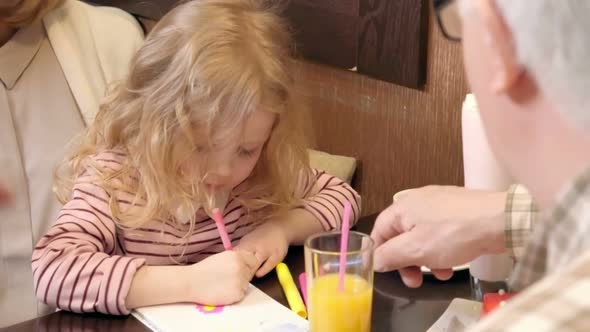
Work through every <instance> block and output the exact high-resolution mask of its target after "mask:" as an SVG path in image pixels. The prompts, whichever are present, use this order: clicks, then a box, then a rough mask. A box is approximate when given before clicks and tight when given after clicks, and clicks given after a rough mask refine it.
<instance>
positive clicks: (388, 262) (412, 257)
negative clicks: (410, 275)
mask: <svg viewBox="0 0 590 332" xmlns="http://www.w3.org/2000/svg"><path fill="white" fill-rule="evenodd" d="M415 230H416V228H414V230H412V231H410V232H406V233H402V234H400V235H398V236H396V237H394V238H391V239H389V240H388V241H386V242H385V243H383V244H382V245H381V246H379V247H377V249H375V261H374V266H375V271H377V272H387V271H393V270H399V269H401V268H404V267H408V266H421V265H423V264H422V261H421V260H422V258H423V257H422V256H423V253H422V251H421V250H420V247H419V246H420V245H421V243H422V241H421V240H420V239H419V238H418V236H417V232H416V231H415Z"/></svg>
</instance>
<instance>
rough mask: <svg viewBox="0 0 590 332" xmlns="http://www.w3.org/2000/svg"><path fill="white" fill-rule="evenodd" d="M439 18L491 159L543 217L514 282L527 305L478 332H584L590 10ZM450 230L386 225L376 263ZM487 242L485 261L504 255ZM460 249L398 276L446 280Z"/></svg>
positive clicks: (501, 1)
mask: <svg viewBox="0 0 590 332" xmlns="http://www.w3.org/2000/svg"><path fill="white" fill-rule="evenodd" d="M435 8H436V12H437V14H438V16H439V22H440V24H441V26H442V28H443V30H444V31H445V33H446V35H447V36H449V37H451V38H452V39H456V40H458V39H461V38H462V39H463V44H464V58H465V66H466V69H467V74H468V78H469V81H470V84H471V88H472V90H473V92H474V93H475V95H476V96H477V98H478V102H479V105H480V111H481V116H482V119H483V122H484V126H485V129H486V132H487V135H488V139H489V142H490V145H491V146H492V149H493V150H494V152H495V153H496V155H497V157H498V159H499V160H501V161H502V162H503V163H504V164H505V166H506V167H507V169H508V170H509V171H510V172H511V174H512V175H513V176H514V177H515V178H516V179H517V180H518V181H521V182H522V183H523V184H524V185H525V186H526V187H527V188H529V189H530V192H531V193H532V195H533V197H534V198H535V200H536V201H537V203H538V204H539V206H540V207H541V209H543V210H546V211H547V214H546V217H545V218H544V219H543V220H540V221H538V222H537V223H536V225H535V229H534V231H533V233H532V234H531V236H530V239H529V241H528V245H527V247H526V249H525V251H524V254H523V257H522V258H521V260H520V261H519V264H518V265H517V267H516V269H515V271H514V274H513V276H512V278H511V280H510V284H511V286H512V288H513V289H514V290H516V291H520V294H519V295H518V296H517V297H516V298H515V299H514V300H513V301H511V302H510V303H509V304H508V305H506V306H504V307H502V308H501V309H499V310H498V311H496V312H495V313H494V314H493V315H491V316H489V318H487V319H485V320H484V321H482V322H481V323H480V324H479V325H478V326H476V327H475V330H476V331H507V330H509V331H582V330H587V329H588V322H587V317H588V315H589V314H590V302H589V301H588V294H590V154H589V153H588V151H589V149H590V131H589V130H590V110H588V106H590V94H589V93H588V91H590V86H589V85H590V65H589V64H588V60H587V55H588V53H589V52H590V39H589V38H588V36H587V33H588V31H589V28H590V23H589V22H590V2H589V1H586V0H563V1H555V0H530V1H524V0H521V1H514V0H462V1H461V0H456V1H452V0H442V1H440V0H439V1H435ZM459 9H460V10H459ZM459 12H460V15H459ZM394 219H395V218H394ZM444 225H445V224H444V223H438V224H435V225H427V227H425V226H424V225H423V224H415V225H404V224H399V223H396V222H393V221H392V219H390V218H381V219H380V224H379V225H378V227H377V228H376V230H375V233H374V234H373V235H374V237H375V239H376V241H377V243H378V246H379V247H380V248H378V249H377V253H376V260H377V261H378V262H380V263H379V264H383V262H384V261H387V259H386V258H385V257H383V256H385V255H389V254H391V253H390V252H388V251H387V250H382V249H383V247H384V246H390V247H391V246H393V245H392V243H395V242H399V241H404V238H407V237H409V236H411V234H413V233H424V232H425V230H424V229H425V228H427V230H428V231H430V232H435V231H439V229H438V228H437V226H441V227H442V228H441V230H443V231H444V232H447V233H448V234H452V227H444ZM475 233H478V231H475ZM465 234H467V235H469V234H468V233H465ZM490 234H496V233H494V232H493V231H492V232H490ZM470 240H471V239H470V238H465V239H464V241H463V243H462V244H461V246H462V248H463V249H464V250H465V249H468V248H469V247H470V246H471V247H473V248H479V249H477V250H481V248H480V247H481V245H480V244H478V243H474V242H477V241H470ZM500 242H501V241H500ZM454 243H457V241H454ZM489 243H490V247H489V248H487V250H488V251H489V252H497V251H499V250H501V248H498V247H497V245H494V244H497V243H499V242H498V240H497V239H496V240H493V241H490V242H489ZM454 249H455V248H452V247H449V248H448V250H450V251H449V252H447V253H442V254H440V255H433V258H432V257H431V258H425V257H424V255H423V253H424V251H423V250H417V251H415V252H414V253H411V256H412V257H407V259H405V263H404V265H403V266H400V267H408V266H411V265H419V264H420V263H421V262H426V261H428V263H429V264H428V265H429V266H430V267H432V268H437V269H441V270H440V271H439V274H440V273H441V271H445V270H444V269H446V268H449V267H450V266H451V265H453V264H455V263H457V262H456V261H455V259H454V258H453V257H452V256H453V255H454V254H456V253H457V251H454ZM434 256H436V257H434ZM467 256H468V255H463V256H461V258H462V259H461V260H465V259H467V258H468V257H467ZM385 265H386V267H390V266H387V264H385ZM406 272H408V271H406ZM410 274H411V272H410ZM407 277H408V278H411V277H412V276H411V275H409V276H408V275H407Z"/></svg>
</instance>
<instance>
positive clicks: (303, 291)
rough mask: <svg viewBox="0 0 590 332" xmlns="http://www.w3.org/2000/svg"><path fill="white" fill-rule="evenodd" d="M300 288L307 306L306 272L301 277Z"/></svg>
mask: <svg viewBox="0 0 590 332" xmlns="http://www.w3.org/2000/svg"><path fill="white" fill-rule="evenodd" d="M299 287H301V294H302V295H303V302H304V303H305V305H307V277H306V275H305V272H303V273H301V274H300V275H299Z"/></svg>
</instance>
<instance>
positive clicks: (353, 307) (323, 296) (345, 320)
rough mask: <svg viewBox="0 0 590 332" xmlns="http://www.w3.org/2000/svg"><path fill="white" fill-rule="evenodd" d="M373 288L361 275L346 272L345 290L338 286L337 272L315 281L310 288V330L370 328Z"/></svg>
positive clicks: (363, 330)
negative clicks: (339, 288)
mask: <svg viewBox="0 0 590 332" xmlns="http://www.w3.org/2000/svg"><path fill="white" fill-rule="evenodd" d="M372 299H373V288H372V287H371V286H369V283H368V282H367V281H366V280H364V279H363V278H361V277H358V276H354V275H346V276H345V279H344V291H342V292H341V291H340V290H338V274H329V275H325V276H322V277H319V278H317V279H315V280H314V281H313V285H312V287H311V289H310V292H309V323H310V326H311V332H369V331H371V303H372Z"/></svg>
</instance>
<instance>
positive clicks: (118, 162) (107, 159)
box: [88, 148, 128, 170]
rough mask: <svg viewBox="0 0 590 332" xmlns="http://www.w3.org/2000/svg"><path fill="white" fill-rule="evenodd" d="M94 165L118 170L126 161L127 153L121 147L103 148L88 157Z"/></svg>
mask: <svg viewBox="0 0 590 332" xmlns="http://www.w3.org/2000/svg"><path fill="white" fill-rule="evenodd" d="M88 158H89V159H90V160H91V161H92V162H93V163H94V164H95V165H98V166H101V167H107V168H111V169H113V170H120V169H121V168H122V167H123V165H124V164H125V163H126V162H127V159H128V155H127V153H126V152H125V151H123V150H122V149H117V148H115V149H105V150H101V151H98V152H97V153H95V154H93V155H91V156H89V157H88Z"/></svg>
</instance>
